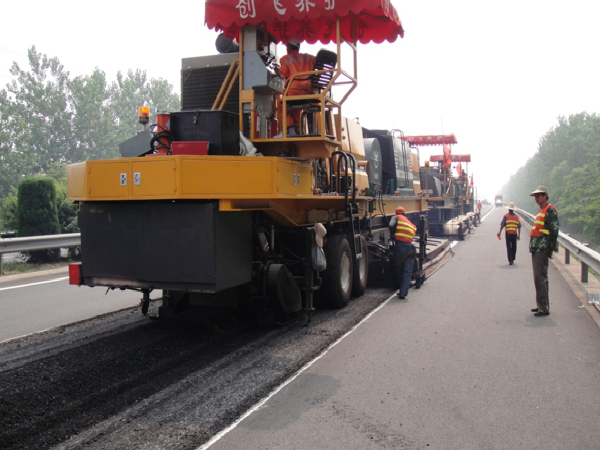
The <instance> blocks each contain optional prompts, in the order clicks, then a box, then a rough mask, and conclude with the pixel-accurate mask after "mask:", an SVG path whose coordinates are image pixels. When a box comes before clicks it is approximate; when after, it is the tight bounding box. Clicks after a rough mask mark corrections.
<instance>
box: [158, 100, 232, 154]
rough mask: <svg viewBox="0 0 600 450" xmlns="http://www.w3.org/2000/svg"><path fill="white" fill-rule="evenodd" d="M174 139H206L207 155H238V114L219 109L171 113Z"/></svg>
mask: <svg viewBox="0 0 600 450" xmlns="http://www.w3.org/2000/svg"><path fill="white" fill-rule="evenodd" d="M170 129H171V134H172V135H173V140H174V141H208V154H209V155H239V154H240V131H239V115H238V114H235V113H231V112H229V111H221V110H196V111H179V112H172V113H171V123H170Z"/></svg>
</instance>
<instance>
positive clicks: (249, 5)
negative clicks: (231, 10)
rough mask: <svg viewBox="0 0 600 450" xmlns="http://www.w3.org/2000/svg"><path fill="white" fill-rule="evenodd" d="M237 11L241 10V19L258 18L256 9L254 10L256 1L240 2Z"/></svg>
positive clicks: (243, 0) (246, 0)
mask: <svg viewBox="0 0 600 450" xmlns="http://www.w3.org/2000/svg"><path fill="white" fill-rule="evenodd" d="M236 8H237V9H239V10H240V17H241V18H242V19H247V18H248V17H251V18H254V17H256V9H255V8H254V0H240V2H239V3H238V5H237V6H236Z"/></svg>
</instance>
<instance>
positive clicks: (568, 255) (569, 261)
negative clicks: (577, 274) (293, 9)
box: [565, 248, 571, 264]
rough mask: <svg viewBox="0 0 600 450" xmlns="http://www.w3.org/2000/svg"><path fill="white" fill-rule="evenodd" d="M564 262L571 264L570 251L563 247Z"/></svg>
mask: <svg viewBox="0 0 600 450" xmlns="http://www.w3.org/2000/svg"><path fill="white" fill-rule="evenodd" d="M565 264H571V252H570V251H569V250H567V249H566V248H565Z"/></svg>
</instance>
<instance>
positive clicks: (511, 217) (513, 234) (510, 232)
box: [497, 202, 521, 266]
mask: <svg viewBox="0 0 600 450" xmlns="http://www.w3.org/2000/svg"><path fill="white" fill-rule="evenodd" d="M514 210H515V204H514V203H513V202H509V204H508V212H507V213H506V214H504V217H502V222H501V223H500V231H498V235H497V236H498V239H500V233H502V228H504V227H506V234H505V236H504V237H505V239H506V254H507V256H508V264H510V265H511V266H512V265H513V262H514V261H515V259H517V241H519V240H521V221H520V217H519V216H518V215H517V214H516V213H515V211H514Z"/></svg>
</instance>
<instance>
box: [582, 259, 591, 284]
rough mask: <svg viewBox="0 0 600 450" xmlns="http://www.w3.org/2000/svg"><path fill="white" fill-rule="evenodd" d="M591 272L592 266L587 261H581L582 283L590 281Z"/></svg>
mask: <svg viewBox="0 0 600 450" xmlns="http://www.w3.org/2000/svg"><path fill="white" fill-rule="evenodd" d="M589 273H590V267H589V266H588V265H587V264H586V263H584V262H583V261H581V282H582V283H587V282H588V274H589Z"/></svg>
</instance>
